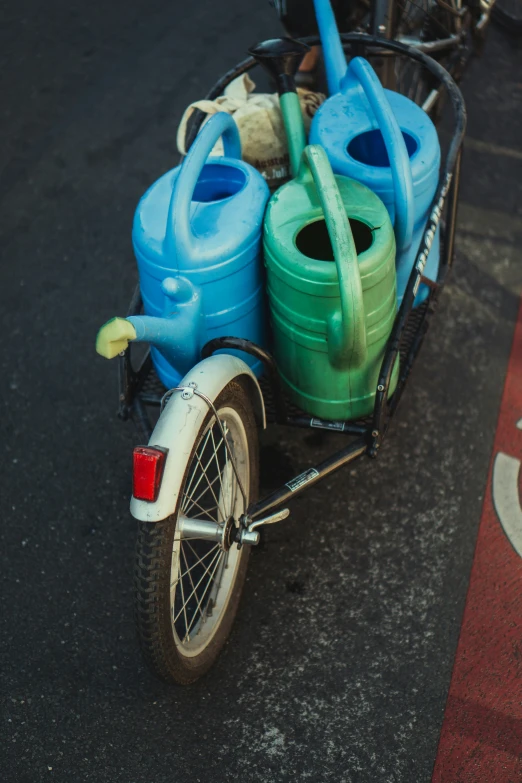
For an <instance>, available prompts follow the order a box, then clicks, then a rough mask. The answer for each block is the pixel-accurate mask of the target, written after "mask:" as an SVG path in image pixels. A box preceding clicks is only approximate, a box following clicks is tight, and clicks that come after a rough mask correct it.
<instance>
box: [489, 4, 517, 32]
mask: <svg viewBox="0 0 522 783" xmlns="http://www.w3.org/2000/svg"><path fill="white" fill-rule="evenodd" d="M520 6H521V11H522V2H521V4H520ZM491 18H492V19H493V20H494V21H495V22H496V23H497V24H498V25H499V26H500V27H502V28H503V29H504V30H505V31H506V32H508V33H509V34H510V35H513V36H517V37H518V36H520V35H522V18H521V17H515V16H512V15H511V14H510V13H509V12H508V11H506V10H505V9H504V8H503V6H502V0H497V2H496V3H495V5H494V6H493V9H492V11H491Z"/></svg>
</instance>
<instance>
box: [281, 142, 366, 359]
mask: <svg viewBox="0 0 522 783" xmlns="http://www.w3.org/2000/svg"><path fill="white" fill-rule="evenodd" d="M310 176H311V179H312V180H313V183H314V185H315V187H316V189H317V193H318V195H319V199H320V201H321V206H322V208H323V213H324V218H325V220H326V226H327V228H328V234H329V235H330V242H331V243H332V248H333V254H334V258H335V265H336V267H337V275H338V277H339V294H340V303H341V309H340V311H337V312H334V313H333V314H332V315H331V316H330V318H329V320H328V328H327V336H328V355H329V358H330V362H331V364H332V366H334V367H337V368H338V369H349V368H355V367H360V366H361V364H363V363H364V362H365V361H366V358H367V355H368V349H367V345H366V325H365V313H364V300H363V290H362V283H361V274H360V271H359V262H358V260H357V251H356V249H355V243H354V241H353V234H352V230H351V228H350V222H349V220H348V217H347V215H346V210H345V208H344V204H343V200H342V197H341V193H340V191H339V188H338V186H337V182H336V180H335V176H334V173H333V171H332V167H331V165H330V162H329V160H328V157H327V155H326V152H325V151H324V149H323V148H322V147H321V146H320V145H318V144H311V145H309V146H308V147H306V148H305V150H304V152H303V156H302V158H301V167H300V170H299V176H298V178H297V179H298V180H299V181H300V182H302V183H304V182H305V181H306V180H308V181H310Z"/></svg>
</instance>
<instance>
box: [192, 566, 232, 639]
mask: <svg viewBox="0 0 522 783" xmlns="http://www.w3.org/2000/svg"><path fill="white" fill-rule="evenodd" d="M224 554H225V553H224V552H223V551H221V553H220V555H219V558H218V561H217V563H216V565H215V566H214V570H213V571H212V574H211V576H210V578H209V580H208V584H207V586H206V587H205V590H204V592H203V595H202V596H201V601H200V602H199V603H198V609H200V607H201V604H202V603H203V599H204V598H205V596H206V594H207V593H208V589H209V587H210V585H211V584H212V581H213V579H214V574H215V573H216V571H217V569H218V567H219V564H220V562H221V560H222V558H223V555H224ZM197 601H198V598H197V595H196V602H197ZM200 614H201V615H202V612H201V609H200ZM194 619H195V617H193V618H192V620H191V623H190V626H189V629H188V631H187V636H188V634H189V633H190V630H191V628H192V626H193V625H194Z"/></svg>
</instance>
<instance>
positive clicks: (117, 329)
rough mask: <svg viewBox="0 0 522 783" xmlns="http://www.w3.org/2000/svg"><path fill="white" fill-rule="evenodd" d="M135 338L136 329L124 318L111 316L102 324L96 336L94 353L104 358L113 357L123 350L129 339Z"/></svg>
mask: <svg viewBox="0 0 522 783" xmlns="http://www.w3.org/2000/svg"><path fill="white" fill-rule="evenodd" d="M135 339H136V330H135V328H134V326H133V325H132V324H131V323H130V321H127V319H126V318H111V319H110V321H107V323H105V324H103V326H102V327H101V329H100V330H99V332H98V334H97V336H96V353H98V354H99V355H100V356H103V357H104V358H105V359H114V357H115V356H118V354H120V353H121V352H122V351H125V350H126V348H127V346H128V344H129V340H135Z"/></svg>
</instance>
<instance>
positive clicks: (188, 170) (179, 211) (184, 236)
mask: <svg viewBox="0 0 522 783" xmlns="http://www.w3.org/2000/svg"><path fill="white" fill-rule="evenodd" d="M221 136H222V137H223V149H224V153H225V157H227V158H235V159H239V160H241V140H240V138H239V131H238V129H237V125H236V123H235V122H234V120H233V119H232V117H231V116H230V114H227V113H226V112H222V111H221V112H218V113H217V114H214V115H212V117H210V119H208V120H207V122H206V123H205V125H204V126H203V127H202V129H201V130H200V132H199V133H198V135H197V136H196V138H195V140H194V142H193V143H192V146H191V148H190V150H189V151H188V153H187V156H186V158H185V160H184V161H183V163H182V164H181V171H180V173H179V175H178V177H177V179H176V183H175V185H174V188H173V190H172V196H171V199H170V204H169V213H168V218H167V230H166V232H165V245H164V246H165V252H166V253H167V254H169V255H171V254H172V255H173V256H175V257H176V258H180V257H183V256H185V257H187V256H190V255H191V254H192V250H193V248H194V246H195V244H196V242H197V240H196V237H195V236H194V234H193V233H192V228H191V225H190V204H191V202H192V196H193V195H194V190H195V188H196V184H197V181H198V179H199V176H200V174H201V172H202V170H203V166H204V165H205V163H206V162H207V159H208V156H209V155H210V153H211V152H212V149H213V147H214V145H215V144H216V142H217V141H218V139H220V138H221ZM171 257H172V256H171Z"/></svg>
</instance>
